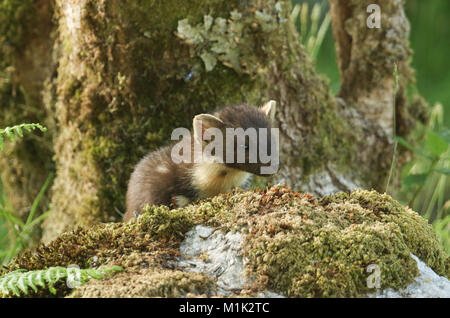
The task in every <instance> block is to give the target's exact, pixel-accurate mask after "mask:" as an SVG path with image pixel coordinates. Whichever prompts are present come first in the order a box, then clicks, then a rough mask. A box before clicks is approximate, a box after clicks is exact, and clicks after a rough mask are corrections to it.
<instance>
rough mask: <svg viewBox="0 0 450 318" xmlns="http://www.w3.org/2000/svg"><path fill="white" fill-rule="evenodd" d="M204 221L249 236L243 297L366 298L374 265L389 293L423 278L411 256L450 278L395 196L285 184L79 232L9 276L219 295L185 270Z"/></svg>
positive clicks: (81, 291)
mask: <svg viewBox="0 0 450 318" xmlns="http://www.w3.org/2000/svg"><path fill="white" fill-rule="evenodd" d="M198 224H202V225H207V226H211V227H214V228H218V229H220V230H221V231H224V232H228V231H238V232H240V233H241V234H242V236H243V238H244V239H243V242H242V246H241V253H242V256H243V258H244V259H245V260H246V261H245V273H246V276H247V277H248V280H247V282H246V286H245V287H244V288H243V289H242V290H238V291H234V294H235V295H238V296H239V295H240V296H254V295H258V294H259V293H260V292H264V291H268V290H269V291H273V292H276V293H279V294H282V295H285V296H290V297H341V296H354V297H356V296H361V295H364V294H366V293H368V292H373V290H371V289H369V288H368V287H367V284H366V280H367V277H368V275H369V274H368V273H367V272H366V270H367V267H368V266H369V265H371V264H376V265H378V266H379V268H380V270H381V288H394V289H399V288H402V287H405V286H406V285H408V284H409V283H411V282H412V281H413V279H414V277H416V276H417V275H418V268H417V264H416V262H415V260H414V259H413V258H412V257H411V254H414V255H417V256H418V257H419V258H420V259H421V260H423V261H424V262H425V263H426V264H427V265H428V266H429V267H431V268H432V269H433V270H434V271H435V272H436V273H438V274H440V275H444V276H447V277H449V276H450V272H449V267H448V262H449V257H448V255H446V254H445V252H444V251H443V249H442V247H441V246H440V245H439V243H438V240H437V239H436V237H435V234H434V232H433V230H432V228H431V226H430V225H429V224H428V223H427V221H426V220H425V219H423V218H422V217H421V216H419V215H418V214H417V213H416V212H414V211H412V210H410V209H409V208H405V207H403V206H401V205H400V204H399V203H398V202H396V201H395V200H393V199H392V198H391V197H390V196H388V195H384V194H379V193H377V192H375V191H362V190H358V191H354V192H352V193H340V194H336V195H332V196H328V197H324V198H321V199H320V200H318V199H316V198H314V197H313V196H312V195H309V194H300V193H295V192H292V191H291V190H290V189H287V188H284V187H275V188H271V189H267V190H255V191H235V192H233V193H228V194H224V195H221V196H217V197H214V198H212V199H209V200H204V201H199V202H197V203H195V204H192V205H189V206H187V207H185V208H181V209H176V210H169V208H167V207H164V206H161V207H155V206H151V207H148V208H147V211H146V212H145V213H144V214H143V215H142V216H140V217H139V218H138V219H137V220H133V221H132V222H130V223H108V224H102V225H97V226H94V227H91V228H78V229H76V230H74V231H72V232H68V233H64V234H62V235H61V236H59V237H58V238H57V239H56V240H54V241H53V242H51V243H49V244H48V245H41V246H39V247H38V248H37V249H36V250H34V251H27V252H25V253H24V254H23V255H21V256H20V257H18V258H16V259H15V260H14V262H13V263H12V264H11V265H10V266H9V267H8V268H7V269H6V270H4V272H8V271H11V270H14V269H18V268H24V269H29V270H31V269H42V268H46V267H49V266H56V265H59V266H68V265H71V264H76V265H78V266H80V267H81V268H87V267H99V266H111V265H120V266H122V267H124V269H125V270H124V271H123V272H122V273H120V274H117V275H114V276H112V277H110V278H107V280H105V281H98V280H93V281H90V282H88V283H87V284H85V285H83V286H82V287H80V288H78V289H77V290H75V291H73V292H72V293H71V294H70V291H69V290H65V292H64V294H66V295H69V294H70V295H71V296H72V297H83V296H88V297H89V296H98V297H127V296H128V297H136V296H163V297H167V296H183V295H184V296H186V295H187V296H199V295H203V296H211V295H216V294H217V293H218V291H217V285H216V280H215V278H214V277H210V276H209V275H207V274H205V273H193V272H185V271H183V269H182V268H180V267H179V266H178V260H179V256H180V244H181V242H182V241H183V239H184V237H185V235H186V233H187V232H188V231H189V230H190V229H191V228H193V227H194V225H198ZM204 259H206V260H207V259H208V258H207V257H204ZM219 294H220V292H219Z"/></svg>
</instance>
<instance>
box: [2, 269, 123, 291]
mask: <svg viewBox="0 0 450 318" xmlns="http://www.w3.org/2000/svg"><path fill="white" fill-rule="evenodd" d="M122 270H123V268H122V267H120V266H113V267H110V268H106V269H92V268H87V269H79V268H76V267H70V268H65V267H60V266H56V267H49V268H47V269H43V270H35V271H28V272H26V271H24V270H21V269H20V270H16V271H13V272H10V273H8V274H6V275H4V276H2V277H0V292H1V293H3V294H5V295H10V294H11V293H13V294H14V295H15V296H18V297H19V296H20V295H28V292H29V289H30V288H31V289H32V290H33V291H34V292H37V291H38V286H39V287H41V288H47V289H48V290H49V291H50V292H51V293H52V294H54V295H55V294H56V292H57V290H56V289H55V287H54V286H55V284H56V283H58V282H60V281H62V280H64V279H66V280H67V279H70V278H71V277H72V278H73V277H79V278H80V282H79V283H80V284H83V283H85V282H87V281H88V280H89V279H91V278H94V279H102V278H104V277H105V275H107V274H110V273H112V272H117V271H122Z"/></svg>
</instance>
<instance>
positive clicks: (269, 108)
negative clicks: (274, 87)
mask: <svg viewBox="0 0 450 318" xmlns="http://www.w3.org/2000/svg"><path fill="white" fill-rule="evenodd" d="M276 108H277V102H276V101H274V100H270V101H268V102H267V103H265V104H264V106H263V107H261V110H262V111H263V112H264V114H266V116H267V117H269V120H270V121H271V122H272V123H273V121H274V120H275V111H276Z"/></svg>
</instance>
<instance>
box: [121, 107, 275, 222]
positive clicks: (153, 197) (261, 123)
mask: <svg viewBox="0 0 450 318" xmlns="http://www.w3.org/2000/svg"><path fill="white" fill-rule="evenodd" d="M214 116H216V117H217V118H219V119H220V120H221V121H222V122H223V126H222V125H221V126H222V127H218V128H220V129H224V128H226V127H230V128H238V127H241V128H243V129H247V128H250V127H253V128H270V119H269V118H268V117H267V116H266V114H265V113H264V111H263V110H262V109H260V108H257V107H254V106H250V105H245V104H242V105H235V106H228V107H225V108H223V109H221V110H220V111H218V112H216V113H214ZM172 147H173V145H170V146H166V147H163V148H161V149H159V150H157V151H154V152H151V153H149V154H148V155H146V156H145V157H144V158H143V159H142V160H141V161H140V162H139V163H138V164H137V165H136V167H135V169H134V172H133V173H132V174H131V178H130V181H129V183H128V191H127V197H126V201H127V202H126V205H127V210H126V213H125V215H124V221H128V220H130V219H131V218H133V217H134V216H136V215H137V214H139V213H141V211H142V209H143V208H144V206H145V205H146V204H151V205H167V206H171V205H172V206H177V205H180V204H177V202H176V199H177V198H178V199H179V198H181V199H183V201H184V198H186V199H187V200H188V201H193V200H195V199H197V198H200V197H202V196H207V195H208V194H212V195H214V194H216V193H217V192H218V191H219V190H217V189H221V185H222V184H224V189H225V188H227V186H226V185H228V184H230V185H234V184H236V186H240V185H242V184H241V183H244V182H243V180H245V178H246V176H247V174H246V173H245V172H244V171H246V172H250V173H257V168H259V167H260V165H259V164H249V163H246V164H220V165H219V164H216V165H214V166H211V167H206V168H205V167H200V166H198V165H195V164H193V163H179V164H177V163H174V162H173V161H172V159H171V151H172ZM246 159H247V158H246ZM221 167H222V168H221ZM195 169H202V170H197V171H195ZM203 171H205V172H204V173H205V174H209V175H206V176H202V175H201V176H200V178H199V177H198V175H199V173H203ZM195 178H197V179H201V180H200V181H199V180H197V179H195ZM205 180H206V181H205ZM208 180H211V184H209V181H208ZM195 184H196V185H195ZM208 187H210V188H211V189H208ZM212 188H214V189H212ZM209 190H211V191H209ZM219 192H220V191H219ZM181 205H184V204H181Z"/></svg>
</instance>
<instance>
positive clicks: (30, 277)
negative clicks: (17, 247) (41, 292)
mask: <svg viewBox="0 0 450 318" xmlns="http://www.w3.org/2000/svg"><path fill="white" fill-rule="evenodd" d="M27 285H28V286H29V287H31V289H33V291H34V292H35V293H37V286H36V285H35V283H34V281H33V272H31V273H28V275H27Z"/></svg>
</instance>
